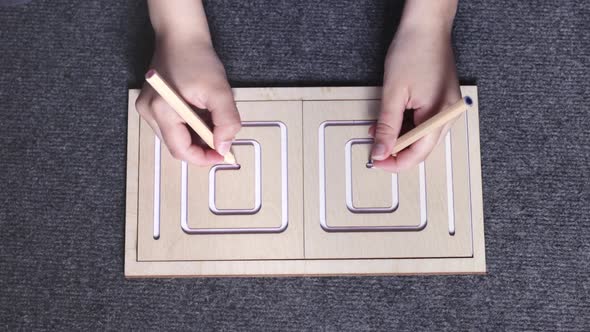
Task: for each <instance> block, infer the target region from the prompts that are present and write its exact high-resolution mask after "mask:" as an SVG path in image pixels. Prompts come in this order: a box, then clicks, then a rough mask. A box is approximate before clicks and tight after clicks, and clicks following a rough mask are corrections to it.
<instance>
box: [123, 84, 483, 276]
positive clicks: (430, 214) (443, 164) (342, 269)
mask: <svg viewBox="0 0 590 332" xmlns="http://www.w3.org/2000/svg"><path fill="white" fill-rule="evenodd" d="M380 91H381V90H380V89H379V88H376V87H356V88H355V87H342V88H246V89H234V94H235V99H236V102H237V106H238V109H239V111H240V115H241V117H242V124H243V128H242V130H241V131H240V133H239V134H238V136H237V137H236V141H235V142H234V145H233V147H232V150H233V151H234V153H235V155H236V158H237V160H238V164H239V166H234V165H215V166H212V167H196V166H192V165H189V164H187V163H185V162H182V161H178V160H175V159H174V158H172V156H171V155H170V153H169V152H168V150H167V149H166V147H165V145H164V144H162V143H161V142H160V141H159V140H158V138H157V137H156V136H155V135H154V134H153V132H152V130H151V128H150V127H149V125H148V124H147V123H146V122H145V121H143V120H141V119H140V118H139V116H138V114H137V112H136V111H135V106H134V105H135V100H136V98H137V95H138V93H139V91H137V90H131V91H129V134H128V135H129V136H128V160H127V220H126V244H125V251H126V252H125V275H126V276H127V277H162V276H238V275H240V276H247V275H346V274H375V275H377V274H420V273H483V272H485V246H484V233H483V214H482V197H481V166H480V150H479V127H478V103H477V88H476V87H475V86H464V87H462V93H463V94H464V95H469V96H470V97H471V98H472V99H473V101H474V105H473V107H472V108H471V109H470V110H469V111H468V112H466V113H464V114H463V115H461V116H460V117H459V118H458V119H457V120H456V121H455V122H454V124H453V126H452V128H451V130H450V133H449V134H448V135H447V136H446V137H445V138H444V139H443V140H442V141H441V143H440V144H439V145H438V146H437V147H436V148H435V150H434V151H433V152H432V153H431V155H430V156H429V157H428V159H427V160H426V161H424V162H423V163H421V164H420V165H418V166H416V167H415V168H414V169H411V170H409V171H406V172H403V173H399V174H391V173H386V172H384V171H381V170H378V169H375V168H370V167H368V166H367V163H368V162H369V152H370V148H371V144H372V139H371V138H370V137H369V136H368V128H369V126H371V124H373V123H374V121H375V119H376V118H377V116H378V110H379V103H380V100H379V99H380Z"/></svg>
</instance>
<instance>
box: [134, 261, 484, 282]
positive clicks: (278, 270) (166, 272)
mask: <svg viewBox="0 0 590 332" xmlns="http://www.w3.org/2000/svg"><path fill="white" fill-rule="evenodd" d="M481 263H482V262H481V260H478V259H476V258H473V257H467V258H444V259H401V260H396V259H354V260H346V259H341V260H326V259H320V260H272V261H256V260H254V261H183V262H137V264H135V265H134V266H133V268H132V269H130V270H129V273H128V274H126V275H125V276H126V277H127V278H171V277H187V278H188V277H195V278H201V277H294V276H295V277H322V276H403V275H449V274H454V275H472V274H485V266H484V265H482V264H481Z"/></svg>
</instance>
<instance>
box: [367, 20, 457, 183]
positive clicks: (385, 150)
mask: <svg viewBox="0 0 590 332" xmlns="http://www.w3.org/2000/svg"><path fill="white" fill-rule="evenodd" d="M453 13H454V12H453ZM404 16H405V14H404ZM450 22H451V23H452V19H451V20H450ZM460 98H461V91H460V89H459V81H458V78H457V72H456V67H455V60H454V56H453V50H452V47H451V24H444V25H443V24H441V25H437V24H425V25H424V26H419V25H415V24H411V25H404V24H403V23H402V24H400V28H399V29H398V31H397V33H396V36H395V38H394V40H393V41H392V43H391V46H390V47H389V51H388V53H387V56H386V60H385V75H384V80H383V97H382V105H381V111H380V115H379V120H378V121H377V124H376V125H375V126H373V127H371V128H370V129H369V132H370V134H371V135H372V136H373V137H374V138H375V144H374V146H373V150H372V152H371V158H372V159H373V160H374V166H375V167H377V168H381V169H384V170H387V171H390V172H399V171H403V170H405V169H408V168H410V167H412V166H415V165H416V164H418V163H420V162H421V161H423V160H424V159H425V158H426V157H427V156H428V154H429V153H430V152H431V151H432V149H433V148H434V147H435V146H436V144H437V143H438V142H440V141H441V139H442V138H443V137H444V135H445V134H446V133H447V132H448V130H449V127H450V126H451V124H447V125H445V126H443V127H442V128H441V129H439V130H437V131H435V132H434V133H431V134H429V135H427V136H425V137H423V138H421V139H420V140H418V141H417V142H415V143H414V144H412V145H411V146H409V147H408V148H406V149H404V150H402V151H400V152H398V153H397V154H396V155H395V156H391V153H392V151H393V147H394V145H395V142H396V139H397V137H398V136H399V133H400V130H401V126H402V121H403V113H404V111H405V110H406V109H413V110H414V114H413V120H414V124H415V125H418V124H420V123H422V122H424V121H425V120H427V119H429V118H430V117H432V116H433V115H434V114H436V113H438V112H439V111H441V110H442V109H443V108H445V107H446V106H448V105H451V104H453V103H455V102H457V100H459V99H460Z"/></svg>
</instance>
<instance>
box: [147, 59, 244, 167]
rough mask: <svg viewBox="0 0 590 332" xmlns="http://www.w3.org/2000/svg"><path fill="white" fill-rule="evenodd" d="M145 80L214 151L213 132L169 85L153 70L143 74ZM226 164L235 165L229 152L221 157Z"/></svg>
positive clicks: (234, 159) (234, 158) (234, 160)
mask: <svg viewBox="0 0 590 332" xmlns="http://www.w3.org/2000/svg"><path fill="white" fill-rule="evenodd" d="M145 80H146V81H147V82H148V83H149V84H150V85H151V86H152V87H153V88H154V90H156V92H158V94H160V96H161V97H162V98H164V100H165V101H166V102H167V103H168V104H169V105H170V107H172V109H173V110H174V111H176V113H178V115H179V116H180V117H181V118H182V119H183V120H184V121H186V123H188V125H189V126H190V127H191V128H192V129H193V130H194V131H195V132H196V133H197V135H199V136H200V137H201V138H202V139H203V141H205V143H207V145H209V147H210V148H211V149H213V150H215V144H214V143H213V132H211V129H209V127H208V126H207V124H206V123H205V122H204V121H203V120H202V119H201V118H200V117H199V116H198V115H197V113H195V111H193V109H192V108H191V107H190V106H189V105H188V104H187V103H186V102H185V101H184V99H182V98H181V97H180V95H178V93H176V92H175V91H174V90H173V89H172V88H171V87H170V85H169V84H168V83H167V82H166V81H164V79H163V78H162V77H161V76H160V75H159V74H158V73H157V72H156V71H155V70H153V69H150V70H149V71H148V72H147V74H145ZM223 158H224V161H225V162H226V163H228V164H235V163H236V157H235V156H234V154H233V153H232V152H231V151H228V152H227V153H226V154H225V156H223Z"/></svg>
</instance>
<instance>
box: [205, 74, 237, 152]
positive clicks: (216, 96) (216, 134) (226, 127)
mask: <svg viewBox="0 0 590 332" xmlns="http://www.w3.org/2000/svg"><path fill="white" fill-rule="evenodd" d="M205 107H206V108H207V109H208V110H209V112H211V120H212V121H213V125H214V127H213V141H214V145H215V150H217V152H219V154H220V155H225V154H226V153H227V152H228V151H229V149H230V147H231V144H232V141H233V140H234V138H235V136H236V134H237V133H238V131H240V129H241V128H242V122H241V120H240V114H239V113H238V109H237V107H236V103H235V101H234V96H233V94H232V91H231V88H230V87H229V85H227V84H224V85H221V86H218V87H216V88H212V89H211V90H210V91H209V92H208V93H207V97H206V100H205Z"/></svg>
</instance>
